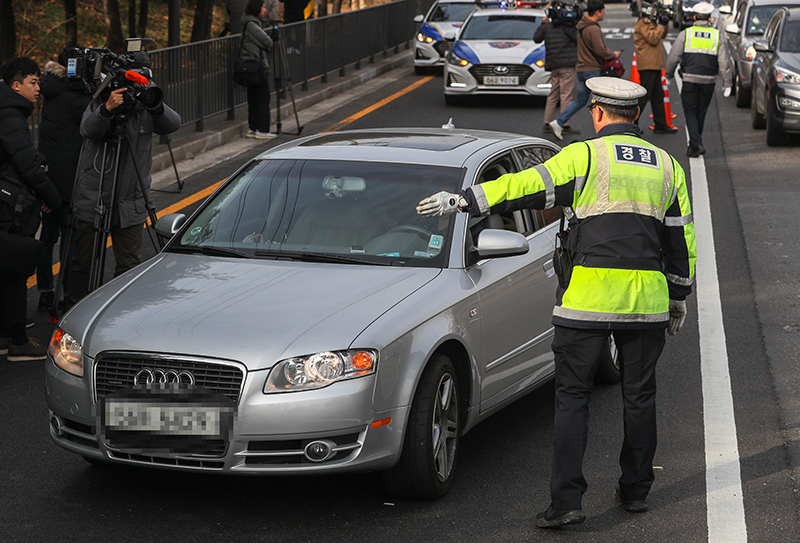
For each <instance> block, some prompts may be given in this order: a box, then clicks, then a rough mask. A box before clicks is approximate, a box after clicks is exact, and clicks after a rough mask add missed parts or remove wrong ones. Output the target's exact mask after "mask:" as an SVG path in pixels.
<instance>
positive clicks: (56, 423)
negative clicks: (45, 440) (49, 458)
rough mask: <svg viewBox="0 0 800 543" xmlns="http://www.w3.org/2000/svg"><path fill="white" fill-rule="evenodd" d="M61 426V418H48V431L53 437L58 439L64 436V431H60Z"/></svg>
mask: <svg viewBox="0 0 800 543" xmlns="http://www.w3.org/2000/svg"><path fill="white" fill-rule="evenodd" d="M63 426H64V423H63V421H62V420H61V417H59V416H58V415H53V416H52V417H50V430H52V432H53V433H54V434H55V435H57V436H59V437H61V436H62V435H64V430H62V427H63Z"/></svg>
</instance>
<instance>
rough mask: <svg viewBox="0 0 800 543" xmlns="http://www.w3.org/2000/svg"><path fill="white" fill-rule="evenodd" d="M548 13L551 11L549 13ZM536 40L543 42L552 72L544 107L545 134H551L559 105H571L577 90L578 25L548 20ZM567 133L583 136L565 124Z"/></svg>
mask: <svg viewBox="0 0 800 543" xmlns="http://www.w3.org/2000/svg"><path fill="white" fill-rule="evenodd" d="M548 13H549V12H548ZM533 41H535V42H536V43H542V42H544V46H545V48H546V49H547V55H546V56H545V58H544V69H545V70H547V71H549V72H550V84H551V87H550V94H548V95H547V104H546V105H545V107H544V128H543V129H542V131H543V132H552V131H553V129H552V128H550V123H551V122H552V121H553V119H555V113H556V106H558V103H559V101H560V102H561V109H564V108H566V107H567V106H568V105H569V104H571V103H572V98H573V96H572V91H573V89H574V88H575V73H576V69H575V66H577V64H578V29H577V28H575V25H574V24H573V25H568V24H564V23H562V22H561V21H559V20H558V19H557V18H556V19H552V18H550V17H545V18H544V19H543V20H542V24H540V25H539V28H537V29H536V32H535V33H534V34H533ZM562 133H564V134H580V133H581V131H580V130H576V129H573V128H572V127H571V126H570V125H568V124H566V125H564V128H563V129H562Z"/></svg>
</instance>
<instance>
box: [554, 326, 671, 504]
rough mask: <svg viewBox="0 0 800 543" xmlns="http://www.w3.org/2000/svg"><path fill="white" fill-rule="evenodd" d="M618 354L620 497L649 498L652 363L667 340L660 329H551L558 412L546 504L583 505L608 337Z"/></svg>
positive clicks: (653, 448) (652, 450) (653, 390)
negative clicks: (592, 414)
mask: <svg viewBox="0 0 800 543" xmlns="http://www.w3.org/2000/svg"><path fill="white" fill-rule="evenodd" d="M612 333H613V334H614V341H615V343H616V345H617V349H618V350H619V355H620V369H621V373H622V401H623V424H624V428H625V437H624V439H623V442H622V451H621V452H620V455H619V465H620V468H621V469H622V476H621V477H620V479H619V485H620V489H621V490H622V496H623V499H624V500H626V501H639V500H644V499H645V498H646V497H647V494H648V492H649V491H650V487H651V486H652V484H653V479H654V475H653V457H654V456H655V452H656V361H657V360H658V357H659V356H660V355H661V351H662V350H663V349H664V344H665V342H666V339H665V336H664V329H657V330H625V331H620V330H616V331H613V332H612V331H611V330H579V329H575V328H565V327H561V326H556V327H555V337H554V338H553V353H554V354H555V361H556V409H555V411H556V414H555V432H554V433H555V436H554V454H553V471H552V475H551V478H550V497H551V503H550V505H551V506H552V507H553V508H554V509H581V498H582V497H583V494H584V492H586V489H587V488H588V484H587V482H586V479H585V478H584V476H583V468H582V464H583V455H584V452H585V451H586V440H587V436H588V433H589V400H590V399H591V397H592V384H593V381H594V374H595V372H596V370H597V366H598V364H599V361H600V357H601V355H602V353H603V349H605V348H606V344H607V341H608V337H609V335H611V334H612Z"/></svg>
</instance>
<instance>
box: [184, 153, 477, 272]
mask: <svg viewBox="0 0 800 543" xmlns="http://www.w3.org/2000/svg"><path fill="white" fill-rule="evenodd" d="M463 175H464V173H463V170H462V169H461V168H453V167H443V166H430V165H419V164H394V163H380V162H378V163H376V162H351V161H328V160H308V161H300V160H256V161H253V162H252V163H251V164H250V165H249V166H248V167H247V168H245V169H244V170H243V171H242V172H240V173H239V174H238V175H237V176H236V177H235V178H233V179H231V180H230V181H228V182H227V183H226V184H225V185H224V186H223V188H222V189H221V190H220V191H218V192H217V193H216V194H215V195H214V197H213V199H212V200H211V201H209V202H208V203H207V204H206V205H205V206H204V207H203V209H202V210H201V211H200V213H199V214H198V215H197V216H196V217H195V218H194V219H193V220H192V221H191V224H189V225H187V227H186V228H185V229H184V230H183V232H182V235H181V236H180V239H179V240H177V241H176V242H174V243H172V244H171V245H170V246H169V248H168V250H170V251H178V252H203V253H205V254H211V255H217V256H234V257H237V256H238V257H257V258H280V259H296V260H312V261H323V262H334V263H364V264H375V265H381V264H384V265H386V264H391V265H407V266H422V267H444V266H445V262H446V258H447V253H448V251H449V247H450V240H451V237H452V236H451V234H452V228H453V222H454V219H453V217H454V216H453V215H450V216H448V217H421V216H420V215H418V214H417V212H416V205H417V203H418V202H419V201H420V200H422V199H423V198H425V197H426V196H430V195H431V194H435V193H437V192H440V191H447V192H457V191H458V188H459V186H460V183H461V181H462V178H463Z"/></svg>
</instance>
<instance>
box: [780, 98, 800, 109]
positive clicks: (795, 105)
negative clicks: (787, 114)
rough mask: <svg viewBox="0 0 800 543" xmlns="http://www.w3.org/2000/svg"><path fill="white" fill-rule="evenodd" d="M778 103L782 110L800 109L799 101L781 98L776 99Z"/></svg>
mask: <svg viewBox="0 0 800 543" xmlns="http://www.w3.org/2000/svg"><path fill="white" fill-rule="evenodd" d="M778 103H779V104H780V106H781V107H782V108H784V109H800V100H794V99H792V98H787V97H785V96H781V97H779V98H778Z"/></svg>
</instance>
